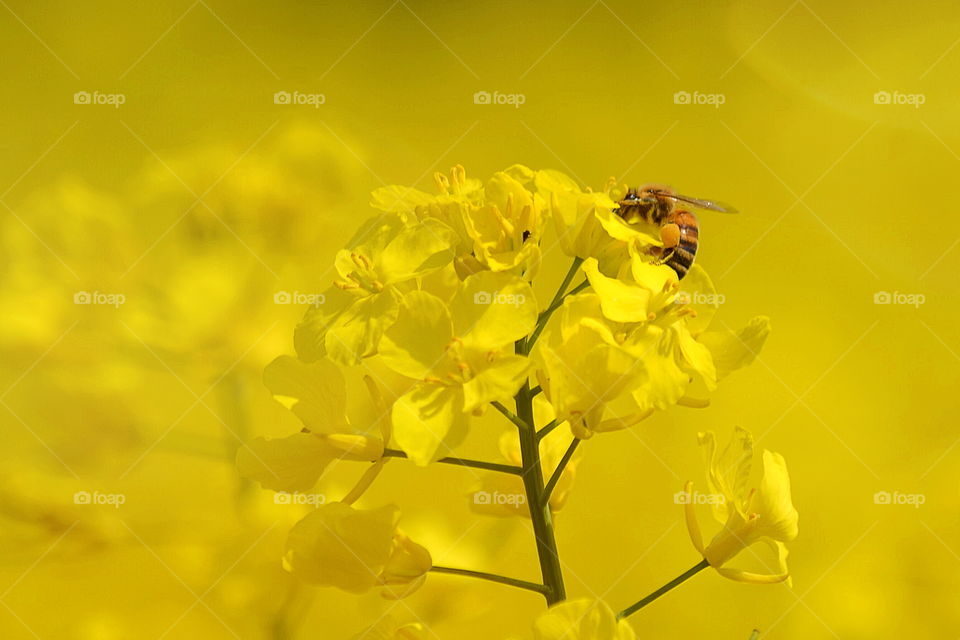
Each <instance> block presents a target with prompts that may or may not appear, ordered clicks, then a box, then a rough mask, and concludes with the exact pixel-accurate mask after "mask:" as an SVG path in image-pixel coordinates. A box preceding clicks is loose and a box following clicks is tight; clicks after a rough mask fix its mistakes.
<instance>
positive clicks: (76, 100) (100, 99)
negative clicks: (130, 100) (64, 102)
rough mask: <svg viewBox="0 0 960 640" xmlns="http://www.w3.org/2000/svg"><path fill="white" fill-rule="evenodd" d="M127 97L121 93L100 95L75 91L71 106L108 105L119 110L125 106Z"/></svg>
mask: <svg viewBox="0 0 960 640" xmlns="http://www.w3.org/2000/svg"><path fill="white" fill-rule="evenodd" d="M126 102H127V96H126V95H124V94H122V93H102V92H100V91H92V92H91V91H77V92H76V93H75V94H73V104H97V105H109V106H111V107H113V108H114V109H119V108H120V105H122V104H126Z"/></svg>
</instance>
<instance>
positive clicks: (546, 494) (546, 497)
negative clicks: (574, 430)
mask: <svg viewBox="0 0 960 640" xmlns="http://www.w3.org/2000/svg"><path fill="white" fill-rule="evenodd" d="M578 446H580V438H574V439H573V442H571V443H570V446H569V447H567V450H566V451H565V452H564V453H563V457H562V458H560V462H559V464H557V468H556V469H554V470H553V474H552V475H551V476H550V480H549V481H548V482H547V486H546V487H544V489H543V504H544V505H548V504H550V494H551V493H553V488H554V487H555V486H557V482H559V481H560V476H561V475H563V469H564V468H565V467H566V466H567V463H568V462H570V458H572V457H573V452H574V451H576V450H577V447H578Z"/></svg>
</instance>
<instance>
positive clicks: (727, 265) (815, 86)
mask: <svg viewBox="0 0 960 640" xmlns="http://www.w3.org/2000/svg"><path fill="white" fill-rule="evenodd" d="M0 5H2V6H0V34H2V40H0V52H2V59H3V65H2V69H3V71H2V73H3V85H4V92H3V93H4V101H3V106H2V107H0V109H2V118H0V140H2V151H3V152H2V154H0V203H2V204H0V248H2V258H0V268H2V273H3V287H2V290H0V305H2V309H3V313H2V319H0V345H2V349H3V360H2V367H0V401H2V403H0V404H2V406H0V420H2V425H3V427H2V432H0V433H2V435H0V475H2V482H0V605H2V606H0V637H3V638H34V637H40V638H77V639H83V640H112V639H127V638H161V637H163V638H201V637H202V638H232V637H241V638H251V639H256V638H274V639H279V638H349V637H351V636H353V635H354V634H357V633H359V632H361V631H362V630H363V629H364V627H365V626H367V625H368V624H370V623H371V622H372V621H373V620H375V619H377V618H378V617H379V616H380V615H382V614H384V613H386V612H388V610H391V609H392V612H391V615H395V616H396V618H397V619H398V620H401V621H407V620H411V621H412V620H415V619H418V618H420V619H423V620H425V621H426V622H427V623H429V624H430V626H431V628H432V630H433V633H434V634H435V636H434V635H431V637H439V638H457V639H472V638H477V639H481V638H504V637H515V638H528V637H530V625H531V622H532V620H533V618H534V617H535V616H536V615H537V614H538V613H539V612H540V611H541V610H542V607H543V603H542V600H541V599H540V598H539V597H538V596H536V595H534V594H529V593H525V592H521V591H514V590H511V589H509V588H506V587H503V586H500V585H494V584H479V585H477V584H473V583H465V580H464V579H461V578H458V577H454V576H431V577H430V578H429V579H428V582H427V585H426V587H425V588H423V589H422V590H420V591H419V592H418V593H417V594H415V595H414V596H413V597H411V598H409V599H407V600H404V601H402V602H400V603H399V604H398V603H390V602H387V601H384V600H382V599H381V598H380V597H379V596H378V595H376V594H370V595H368V596H364V597H359V598H358V597H355V596H350V595H347V594H342V593H340V592H334V591H332V590H319V591H318V590H314V589H311V588H305V587H302V586H297V585H296V584H295V582H294V581H292V580H291V579H290V578H289V576H287V575H286V574H285V573H284V572H283V570H282V569H281V567H280V555H281V546H282V543H283V540H284V536H285V534H286V531H287V530H288V529H289V528H290V525H291V524H292V523H293V522H294V521H295V520H296V519H297V518H298V517H299V516H301V515H302V514H303V511H302V510H300V508H298V507H296V506H289V505H276V504H274V502H273V500H272V498H271V496H270V494H269V493H268V492H262V491H260V490H259V489H257V488H255V487H251V486H248V485H246V484H244V483H241V482H240V480H239V479H238V477H237V474H236V471H235V469H234V467H233V457H234V452H235V451H236V448H237V446H238V445H239V443H240V442H241V441H245V440H247V439H249V438H252V437H253V436H256V435H268V434H272V435H279V434H285V433H290V432H292V431H293V430H295V429H297V428H299V427H298V425H297V423H296V420H295V419H294V418H293V417H292V415H289V414H288V413H287V412H286V411H285V410H284V409H283V408H282V407H280V405H278V404H276V403H274V402H273V401H272V399H271V398H270V396H269V394H268V393H267V391H266V390H265V389H264V388H263V387H262V385H261V383H260V372H261V371H262V369H263V367H264V365H265V364H266V363H267V362H269V361H270V360H271V359H272V358H273V357H275V356H276V355H278V354H280V353H288V352H292V331H293V327H294V325H295V324H296V322H297V320H298V319H299V317H300V316H301V315H302V313H303V310H304V307H303V306H302V305H296V304H282V303H280V304H278V303H277V302H276V301H275V296H276V294H278V292H287V293H290V294H291V297H292V295H293V294H294V293H304V294H310V293H314V292H319V291H322V290H323V289H325V288H326V287H327V286H328V285H329V279H330V274H329V273H328V271H327V270H328V268H329V265H330V264H331V261H332V258H333V252H334V251H335V250H336V249H337V248H339V247H340V246H341V245H342V244H343V243H344V242H345V241H346V240H347V239H348V238H349V237H350V236H351V235H352V233H353V231H354V229H355V228H356V227H357V226H358V225H359V223H360V221H361V220H362V219H363V218H365V217H367V216H368V215H370V214H371V213H372V211H371V210H370V209H369V207H368V205H367V202H368V198H369V192H370V191H371V190H373V189H375V188H377V187H380V186H382V185H383V184H409V185H416V186H419V187H420V188H424V189H429V188H430V184H431V181H432V180H431V175H432V173H433V172H434V171H437V170H444V171H445V170H447V169H448V168H449V167H450V166H452V165H453V164H456V163H462V164H464V165H465V166H466V167H467V171H468V174H469V175H472V176H474V177H481V178H483V177H486V176H488V175H489V174H490V173H491V172H492V171H495V170H498V169H501V168H504V167H506V166H509V165H511V164H513V163H523V164H526V165H528V166H531V167H536V168H556V169H560V170H563V171H565V172H567V173H569V174H570V175H571V176H573V177H575V178H576V179H577V180H578V182H581V183H582V184H589V185H594V186H595V187H600V186H602V184H603V182H604V180H605V179H606V178H607V177H608V176H610V175H614V176H617V177H618V178H619V179H620V180H621V181H626V182H629V183H631V184H639V183H644V182H666V183H670V184H671V185H673V186H675V187H676V188H677V189H678V190H680V191H681V192H684V193H689V194H690V195H694V196H707V197H716V198H720V199H722V200H725V201H728V202H732V203H735V204H736V205H737V206H738V207H739V208H740V209H741V211H742V214H741V215H739V216H733V217H726V216H718V215H710V214H708V213H707V214H704V215H703V216H702V217H701V224H702V245H701V253H700V254H699V256H698V262H699V263H700V264H702V265H703V266H704V267H706V269H707V270H708V271H709V272H710V273H711V275H712V277H713V278H714V281H715V282H716V284H717V287H718V289H719V291H720V292H721V293H722V294H723V295H724V296H725V306H724V308H723V313H722V314H721V315H720V318H722V320H723V322H725V323H726V324H728V325H729V326H731V327H733V326H740V325H742V324H743V323H744V322H745V321H746V320H747V319H748V318H750V317H751V316H753V315H756V314H766V315H769V316H771V318H772V320H773V326H774V332H773V334H772V335H771V338H770V340H769V341H768V343H767V347H766V349H765V351H764V352H763V354H762V355H761V358H760V360H759V361H758V362H756V363H755V364H754V365H753V366H752V367H750V368H748V369H746V370H744V371H742V372H739V373H738V374H736V375H735V376H733V377H732V378H731V379H730V380H729V381H727V382H726V384H725V385H722V386H721V388H720V389H719V390H718V392H717V393H716V394H715V396H714V397H713V404H712V406H711V407H710V408H708V409H705V410H689V409H682V408H680V409H676V410H673V411H671V412H668V413H664V414H660V415H657V416H655V417H654V418H653V419H651V420H649V421H647V422H645V423H643V424H642V425H641V426H640V427H639V428H637V429H635V430H633V431H632V432H621V433H617V434H610V435H605V436H603V437H597V438H594V439H593V440H591V441H590V442H589V443H588V444H587V445H586V446H585V447H583V448H582V449H581V450H583V451H584V452H585V455H584V460H583V462H582V464H581V466H580V474H579V477H578V484H577V486H576V488H575V490H574V492H573V494H572V496H571V498H570V500H569V503H568V505H567V507H566V509H565V510H564V511H563V512H562V513H561V514H560V516H559V519H558V520H559V523H558V540H559V546H560V551H561V554H562V557H563V561H564V563H565V565H566V568H567V571H566V577H567V582H568V592H569V593H570V595H571V596H574V597H576V596H601V597H603V598H604V599H605V600H606V601H607V602H609V603H610V604H611V606H613V607H614V608H622V607H624V606H626V605H627V604H630V603H632V602H634V601H635V600H637V599H638V598H640V597H641V596H643V595H645V594H647V593H648V592H650V591H652V590H653V589H655V588H656V587H658V586H660V585H661V584H663V583H664V582H666V581H667V580H669V579H670V578H672V577H674V576H675V575H677V574H678V573H680V572H681V571H683V570H685V569H687V568H688V567H689V566H690V565H692V564H693V563H694V562H696V560H697V557H696V553H695V552H694V550H693V549H692V547H691V545H690V543H689V540H688V539H687V535H686V533H685V531H684V528H683V526H682V524H681V511H680V508H679V507H678V506H677V505H676V504H674V502H673V494H674V492H676V491H678V490H679V489H680V487H681V486H682V482H683V481H684V480H686V479H694V480H696V481H698V482H700V481H702V473H703V471H702V468H701V463H700V460H699V452H698V451H697V447H696V433H697V431H698V430H702V429H707V428H709V429H714V430H716V431H718V432H720V433H721V434H727V433H729V431H730V430H731V429H732V428H733V426H734V425H741V426H743V427H745V428H748V429H750V430H751V431H753V432H754V433H755V434H756V435H757V437H758V438H759V439H760V444H761V445H762V446H764V447H767V448H770V449H772V450H775V451H778V452H780V453H782V454H783V455H784V456H785V457H786V459H787V462H788V464H789V466H790V471H791V477H792V481H793V490H794V501H795V504H796V505H797V508H798V510H799V511H800V518H801V520H800V537H799V539H798V540H797V541H796V542H795V543H794V544H793V545H791V570H792V573H793V588H792V589H791V588H788V587H786V586H784V585H777V586H772V587H758V586H748V585H742V584H737V583H733V582H730V581H727V580H724V579H722V578H721V577H719V576H717V575H716V574H715V573H714V572H705V573H704V574H702V575H699V576H697V577H696V578H695V579H693V580H691V581H690V582H689V583H687V584H685V585H683V587H681V588H680V589H678V590H676V591H674V592H672V593H670V594H668V595H667V596H666V597H664V598H663V599H661V600H659V601H658V602H656V603H655V604H654V605H651V606H650V607H649V608H647V609H644V611H642V612H641V613H640V614H638V615H637V616H635V617H633V618H631V622H632V624H633V626H634V627H635V628H636V629H637V631H638V636H639V637H643V638H703V637H709V638H720V639H727V638H729V639H736V640H746V639H747V637H748V636H749V635H750V632H751V630H752V629H753V628H754V627H756V628H758V629H760V630H761V631H762V632H763V635H762V636H761V637H764V638H831V637H835V638H902V637H931V638H948V637H950V638H953V637H957V635H958V632H960V608H958V607H957V606H956V599H957V594H958V588H960V577H958V576H960V482H958V475H957V473H956V468H957V465H958V463H960V447H957V446H955V445H956V444H957V442H958V437H960V433H958V430H957V428H956V424H957V422H956V416H955V410H956V408H957V402H956V391H955V389H956V386H957V381H958V377H960V376H958V373H960V355H958V351H960V323H958V322H957V320H958V312H960V300H958V298H957V296H956V292H957V289H956V284H955V281H954V277H955V276H954V274H955V273H956V270H957V269H958V267H960V248H957V244H958V237H960V220H958V218H957V217H956V216H955V215H954V214H955V208H956V206H955V194H954V193H953V191H952V185H953V184H954V178H955V176H956V175H957V172H958V170H960V155H958V154H960V129H958V127H957V124H958V121H957V113H958V112H957V109H958V107H960V98H958V94H957V92H956V86H955V85H956V82H955V80H956V78H957V77H958V73H960V47H956V45H957V43H958V39H960V6H958V5H957V4H956V3H950V2H921V3H914V4H912V5H910V6H909V7H906V6H904V5H903V4H902V3H894V2H891V1H889V0H883V1H880V2H869V3H868V2H862V1H860V2H847V3H829V2H823V1H822V0H796V1H794V2H792V3H791V2H790V0H784V1H782V2H781V1H777V2H759V1H730V2H724V1H719V2H711V3H704V2H681V3H650V2H643V3H631V2H623V1H620V0H596V1H594V2H592V3H591V0H584V1H582V2H579V1H577V2H573V1H565V2H558V3H508V2H484V3H440V2H422V1H418V0H397V1H396V2H392V3H391V1H390V0H387V1H385V2H354V3H322V2H302V1H301V2H295V1H281V2H274V3H254V2H249V1H241V2H230V3H228V2H222V1H220V0H197V1H196V2H193V1H192V0H184V1H182V2H180V1H174V2H164V3H124V2H116V1H113V2H109V1H107V2H100V1H94V2H85V3H67V2H59V1H57V2H27V1H24V0H4V1H3V2H0ZM83 92H86V93H85V94H84V93H83ZM277 92H286V93H287V95H289V96H290V100H289V103H285V102H286V100H285V97H284V95H283V94H281V95H280V96H278V97H277V98H276V100H275V94H276V93H277ZM477 92H488V94H490V96H491V102H492V104H484V102H485V99H484V95H483V94H480V95H477V96H475V94H477ZM75 94H77V95H75ZM320 95H322V99H321V98H319V97H317V96H320ZM506 96H513V97H506ZM498 100H499V101H504V102H508V103H504V104H497V103H496V102H497V101H498ZM298 101H299V102H303V104H295V102H298ZM321 101H322V104H319V103H320V102H321ZM311 102H312V103H313V104H311ZM509 102H512V103H514V104H510V103H509ZM518 102H522V104H516V103H518ZM118 103H122V104H118ZM553 259H554V260H553V262H552V265H553V267H552V269H551V270H550V271H548V272H547V273H544V274H543V275H542V276H541V277H540V282H538V285H537V286H538V291H543V295H544V296H546V295H548V292H549V291H552V289H553V288H554V287H555V283H556V282H557V281H558V279H559V277H560V275H561V273H562V270H565V269H566V266H567V264H566V260H565V259H564V260H560V259H559V258H558V256H553ZM548 260H549V257H548ZM83 292H86V293H87V294H88V295H89V298H87V299H86V300H85V299H84V298H83ZM78 295H79V296H80V297H79V298H77V300H76V302H77V303H75V296H78ZM278 300H280V302H283V301H284V299H283V296H280V298H278ZM85 301H89V302H91V304H78V303H83V302H85ZM489 420H490V421H491V428H490V430H489V432H488V433H487V434H483V433H480V432H479V430H475V432H474V436H473V438H472V440H471V441H470V442H469V443H468V445H467V446H466V447H464V455H474V456H476V457H490V458H492V457H493V456H494V451H495V440H496V434H498V433H499V429H500V427H499V426H498V425H494V424H493V423H494V422H495V421H496V418H495V417H490V418H489ZM486 436H489V437H486ZM724 437H725V435H724ZM341 466H342V467H344V468H343V469H338V470H337V472H336V473H333V474H331V475H330V476H329V477H325V479H324V480H323V482H322V484H321V490H323V491H324V492H326V493H328V494H329V495H333V496H336V495H340V494H341V493H342V492H343V490H344V488H345V487H347V486H348V482H349V481H350V480H352V479H353V478H355V476H356V470H355V469H353V468H349V467H348V466H347V465H346V464H344V465H341ZM385 476H386V477H388V478H389V480H388V481H381V482H380V483H379V484H377V485H375V487H374V488H373V489H372V490H371V492H370V493H368V494H367V496H365V498H364V501H363V503H362V504H367V505H376V504H381V503H384V502H389V501H392V502H398V503H399V504H401V505H402V507H403V509H404V521H403V526H404V528H405V529H406V530H407V531H408V533H410V534H411V536H412V537H413V538H414V539H416V540H418V541H420V542H423V543H425V544H427V546H429V547H430V548H431V550H432V551H433V552H434V558H435V560H436V561H437V563H438V564H448V565H460V566H471V567H473V568H478V569H487V570H491V571H501V572H504V573H509V574H511V575H516V576H521V577H528V578H533V577H534V576H536V575H537V568H536V556H535V553H534V547H533V543H532V535H531V533H530V530H529V525H528V523H527V522H526V521H520V520H487V519H484V518H482V517H481V516H477V515H475V514H472V513H471V512H470V511H469V510H468V508H467V504H466V501H465V499H464V495H465V493H466V492H467V491H468V490H469V489H470V486H471V482H472V480H473V479H472V477H471V475H470V473H469V472H465V470H462V469H457V468H430V469H429V470H428V471H422V470H417V469H414V468H412V467H411V466H408V465H405V464H402V463H394V464H392V465H390V466H389V467H388V469H387V471H386V472H385ZM77 492H86V493H87V494H89V495H90V496H92V498H91V501H96V500H99V501H100V502H107V503H106V504H77V503H76V501H75V498H74V497H75V494H77ZM883 492H887V494H889V496H890V497H891V500H890V502H891V504H883V502H884V496H885V495H887V494H884V493H883ZM878 493H879V494H880V495H879V496H877V495H876V494H878ZM906 500H908V501H912V502H914V503H916V502H923V504H920V505H916V504H898V502H903V501H906ZM80 501H81V502H82V500H80ZM111 501H112V502H113V503H116V502H118V501H122V502H123V504H111V503H110V502H111Z"/></svg>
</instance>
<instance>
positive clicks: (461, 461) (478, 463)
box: [383, 449, 523, 476]
mask: <svg viewBox="0 0 960 640" xmlns="http://www.w3.org/2000/svg"><path fill="white" fill-rule="evenodd" d="M383 457H384V458H406V457H407V454H406V453H405V452H403V451H400V450H399V449H384V450H383ZM437 462H439V463H441V464H454V465H458V466H461V467H473V468H474V469H486V470H487V471H499V472H500V473H510V474H513V475H515V476H519V475H522V474H523V469H522V468H521V467H518V466H515V465H512V464H500V463H497V462H484V461H483V460H470V459H469V458H440V459H439V460H437Z"/></svg>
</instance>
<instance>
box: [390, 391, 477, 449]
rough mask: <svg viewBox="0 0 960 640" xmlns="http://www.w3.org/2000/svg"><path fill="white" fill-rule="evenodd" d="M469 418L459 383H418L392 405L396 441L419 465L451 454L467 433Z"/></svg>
mask: <svg viewBox="0 0 960 640" xmlns="http://www.w3.org/2000/svg"><path fill="white" fill-rule="evenodd" d="M467 421H468V419H467V415H466V414H465V413H464V411H463V390H462V388H461V387H459V386H450V387H447V386H444V385H440V384H419V385H417V386H415V387H414V388H413V390H411V391H410V392H409V393H407V394H406V395H404V396H401V397H400V398H398V399H397V401H396V402H395V403H394V405H393V428H394V431H393V433H394V437H395V438H396V440H397V444H399V445H400V448H401V449H403V450H404V451H405V452H406V453H407V455H408V456H409V457H410V459H411V460H412V461H413V462H414V463H416V464H418V465H420V466H424V465H427V464H429V463H430V462H432V461H433V460H435V459H437V458H440V457H443V456H446V455H449V452H450V450H451V449H452V448H453V447H455V446H457V445H458V444H460V442H462V441H463V439H464V437H465V436H466V432H467Z"/></svg>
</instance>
